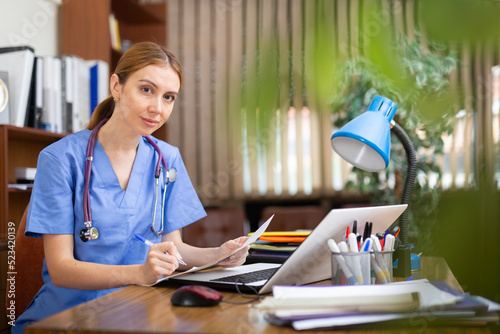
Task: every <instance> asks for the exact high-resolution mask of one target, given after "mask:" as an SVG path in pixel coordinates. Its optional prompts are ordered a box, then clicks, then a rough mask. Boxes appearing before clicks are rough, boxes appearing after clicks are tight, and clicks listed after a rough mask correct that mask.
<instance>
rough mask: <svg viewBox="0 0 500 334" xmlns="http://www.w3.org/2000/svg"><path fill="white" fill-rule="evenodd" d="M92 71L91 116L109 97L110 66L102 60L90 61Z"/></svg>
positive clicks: (88, 63) (88, 62)
mask: <svg viewBox="0 0 500 334" xmlns="http://www.w3.org/2000/svg"><path fill="white" fill-rule="evenodd" d="M87 65H88V67H89V70H90V114H91V115H92V113H93V112H94V109H95V108H96V107H97V105H98V104H99V103H100V102H101V101H102V100H104V99H105V98H106V97H108V95H109V65H108V63H106V62H105V61H102V60H89V61H87Z"/></svg>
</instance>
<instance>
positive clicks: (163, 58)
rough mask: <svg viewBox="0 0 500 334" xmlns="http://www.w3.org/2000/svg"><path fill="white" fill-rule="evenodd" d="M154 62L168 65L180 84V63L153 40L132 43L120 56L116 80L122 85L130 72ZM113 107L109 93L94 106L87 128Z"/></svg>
mask: <svg viewBox="0 0 500 334" xmlns="http://www.w3.org/2000/svg"><path fill="white" fill-rule="evenodd" d="M154 64H165V65H168V66H170V68H172V69H173V70H174V71H175V72H176V73H177V75H178V76H179V80H180V83H181V86H182V67H181V64H180V63H179V61H178V60H177V58H176V57H175V56H174V54H173V53H172V52H170V51H169V50H167V49H166V48H165V47H163V46H161V45H159V44H156V43H153V42H140V43H136V44H134V45H133V46H132V47H131V48H130V49H128V50H127V52H125V53H124V54H123V55H122V56H121V58H120V60H119V61H118V64H117V65H116V69H115V72H114V73H115V74H116V75H117V76H118V82H119V83H120V84H121V85H123V84H125V82H126V81H127V79H128V78H129V76H130V75H131V74H132V73H134V72H136V71H138V70H140V69H142V68H144V67H146V66H148V65H154ZM114 109H115V101H114V100H113V96H111V95H110V96H108V97H107V98H106V99H105V100H104V101H102V102H101V103H99V105H98V106H97V107H96V108H95V110H94V113H93V114H92V117H91V118H90V121H89V124H88V126H87V129H89V130H92V129H93V128H94V127H95V126H96V125H97V124H99V122H100V121H101V120H103V119H104V118H109V117H111V115H112V114H113V110H114Z"/></svg>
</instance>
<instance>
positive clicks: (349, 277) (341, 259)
mask: <svg viewBox="0 0 500 334" xmlns="http://www.w3.org/2000/svg"><path fill="white" fill-rule="evenodd" d="M328 246H329V247H330V250H331V251H332V253H338V255H335V258H336V259H337V262H338V264H339V266H340V269H342V271H343V272H344V275H345V277H347V283H349V284H351V285H355V284H358V281H357V280H356V278H355V277H354V275H353V274H352V272H351V270H350V269H349V267H348V266H347V263H346V262H345V259H344V257H343V256H342V255H340V249H339V247H338V246H337V244H336V243H335V241H333V240H332V239H329V240H328Z"/></svg>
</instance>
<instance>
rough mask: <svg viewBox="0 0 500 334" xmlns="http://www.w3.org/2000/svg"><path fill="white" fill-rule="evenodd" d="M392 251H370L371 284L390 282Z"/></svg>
mask: <svg viewBox="0 0 500 334" xmlns="http://www.w3.org/2000/svg"><path fill="white" fill-rule="evenodd" d="M393 254H394V251H381V252H377V251H372V252H370V268H371V278H372V284H386V283H391V282H392V256H393Z"/></svg>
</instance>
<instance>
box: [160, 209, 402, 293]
mask: <svg viewBox="0 0 500 334" xmlns="http://www.w3.org/2000/svg"><path fill="white" fill-rule="evenodd" d="M406 208H407V205H406V204H401V205H387V206H371V207H361V208H346V209H333V210H331V211H330V212H329V213H328V215H326V217H325V218H324V219H323V220H322V221H321V222H320V223H319V224H318V225H317V226H316V227H315V228H314V230H313V231H312V232H311V233H310V234H309V236H308V237H307V238H306V239H305V240H304V241H303V242H302V243H301V244H300V246H299V247H297V249H296V250H295V251H294V252H293V253H292V254H291V255H290V257H289V258H288V259H287V260H286V261H285V262H284V263H283V264H277V263H253V264H248V265H242V266H238V267H234V268H224V269H217V270H211V271H202V272H195V273H189V274H185V275H181V276H175V277H172V278H169V281H171V282H175V283H180V284H199V285H205V286H209V287H212V288H215V289H226V290H235V289H240V290H241V291H254V292H255V291H259V293H261V294H265V293H270V292H272V287H273V285H304V284H309V283H314V282H318V281H322V280H326V279H330V278H331V277H332V273H331V251H330V248H329V247H328V245H327V240H328V239H330V238H332V239H333V240H335V241H336V242H340V241H341V239H342V235H343V234H345V233H346V229H347V226H352V224H353V222H354V221H355V220H356V221H358V223H361V224H362V225H364V223H365V222H372V223H373V229H372V233H374V234H375V233H378V232H384V231H385V230H386V229H387V228H388V227H389V226H390V225H391V224H392V223H393V222H394V221H395V220H396V219H398V217H399V216H400V215H401V214H402V213H403V212H404V210H405V209H406ZM260 274H264V276H259V275H260Z"/></svg>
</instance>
